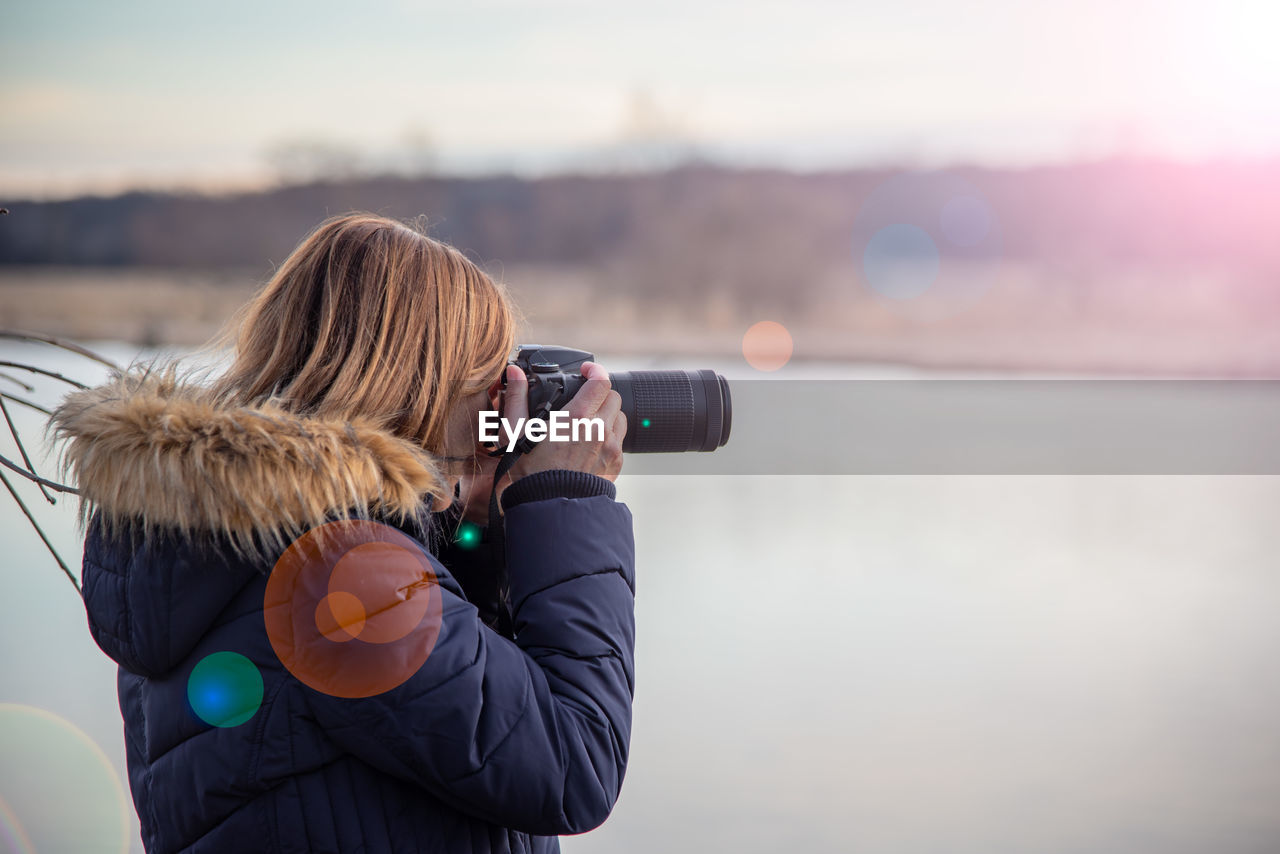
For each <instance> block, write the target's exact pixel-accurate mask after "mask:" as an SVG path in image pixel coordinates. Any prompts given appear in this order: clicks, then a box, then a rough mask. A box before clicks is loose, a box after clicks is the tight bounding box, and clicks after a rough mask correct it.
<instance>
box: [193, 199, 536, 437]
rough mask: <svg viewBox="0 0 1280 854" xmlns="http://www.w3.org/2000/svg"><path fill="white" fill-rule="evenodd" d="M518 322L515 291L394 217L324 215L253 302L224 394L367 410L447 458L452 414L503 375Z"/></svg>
mask: <svg viewBox="0 0 1280 854" xmlns="http://www.w3.org/2000/svg"><path fill="white" fill-rule="evenodd" d="M517 324H518V320H517V317H516V314H515V310H514V308H513V306H512V305H511V301H510V299H509V297H508V295H507V292H506V290H505V288H504V287H503V286H502V285H501V284H499V283H497V282H495V281H494V280H493V279H491V278H490V277H489V276H488V275H486V274H485V273H484V272H483V271H481V270H480V269H479V267H477V266H476V265H475V264H474V263H472V262H471V261H470V260H468V259H467V258H466V257H464V256H463V255H462V253H461V252H459V251H458V250H456V249H454V248H453V247H451V246H448V245H446V244H443V243H440V242H438V241H436V240H433V239H432V238H430V237H428V236H427V235H426V234H424V233H422V232H421V231H419V230H417V229H415V228H413V227H410V226H408V225H405V224H403V223H400V222H397V221H395V220H391V219H387V218H386V217H381V216H377V215H374V214H369V213H350V214H344V215H341V216H335V217H332V218H330V219H328V220H326V221H325V222H323V223H321V224H320V226H319V227H317V228H316V230H315V231H313V232H312V233H311V234H310V235H309V236H308V237H307V238H306V239H305V240H303V241H302V243H300V244H299V245H298V247H297V248H296V249H295V250H294V251H293V253H292V254H291V255H290V256H289V257H288V258H287V259H286V260H285V262H284V263H283V264H282V265H281V266H280V268H279V270H277V271H276V273H275V275H274V276H272V277H271V279H270V281H269V282H268V283H267V284H266V286H265V287H264V288H263V289H262V291H261V292H260V293H259V294H258V295H257V296H256V297H255V298H254V299H253V300H252V301H251V302H250V303H249V305H248V306H247V307H246V308H245V309H244V310H243V312H242V314H241V316H240V319H239V323H238V330H234V331H233V332H232V333H231V334H232V335H234V337H235V355H234V361H233V363H232V365H231V367H230V368H229V369H228V371H227V372H226V373H225V374H224V375H223V376H222V378H221V379H219V381H218V383H217V386H216V390H217V392H218V394H219V396H220V397H222V398H224V399H226V400H228V401H230V402H235V403H240V404H243V405H249V406H255V405H261V404H262V403H265V402H267V401H271V402H272V403H273V404H275V405H279V406H281V407H282V408H284V409H285V410H287V411H290V412H294V413H298V414H302V415H313V416H318V417H336V418H341V419H350V418H353V417H361V418H363V419H365V420H366V421H369V420H372V421H373V423H375V424H376V425H378V426H379V427H381V428H382V429H385V430H387V431H389V432H390V433H392V434H394V435H396V436H399V437H401V438H404V439H409V440H412V441H414V442H417V443H419V444H420V445H422V446H423V447H424V448H425V449H426V450H427V451H429V452H431V453H433V454H436V455H440V454H442V453H443V449H444V439H445V434H446V428H447V422H448V418H449V415H450V413H451V412H452V411H453V409H454V407H455V406H456V405H457V404H458V402H459V401H460V400H461V399H463V398H464V397H467V396H470V395H472V394H474V393H476V392H477V391H482V390H484V389H486V388H487V387H488V386H489V385H490V384H491V383H493V382H494V381H495V380H497V379H498V378H499V377H500V376H501V373H502V370H503V367H504V366H505V365H506V362H507V359H508V357H509V354H510V352H511V350H512V348H513V347H514V345H515V338H516V329H517Z"/></svg>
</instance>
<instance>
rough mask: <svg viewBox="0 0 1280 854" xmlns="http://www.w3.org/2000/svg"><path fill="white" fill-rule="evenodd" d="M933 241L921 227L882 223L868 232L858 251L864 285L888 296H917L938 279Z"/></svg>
mask: <svg viewBox="0 0 1280 854" xmlns="http://www.w3.org/2000/svg"><path fill="white" fill-rule="evenodd" d="M940 260H941V259H940V256H939V255H938V247H937V244H935V243H934V242H933V238H932V237H930V236H929V233H928V232H927V231H925V230H924V229H923V228H920V227H919V226H916V225H909V224H907V223H895V224H893V225H886V226H885V227H884V228H882V229H880V230H879V231H877V232H876V233H875V234H874V235H872V237H871V240H869V241H868V242H867V248H866V249H865V250H864V251H863V253H862V271H863V274H864V275H866V277H867V284H869V285H871V287H872V288H874V289H875V290H876V291H877V292H879V293H881V294H883V295H884V296H887V297H891V298H892V299H910V298H911V297H918V296H920V295H921V294H922V293H924V292H925V291H927V290H929V288H931V287H933V284H934V282H936V281H937V280H938V267H939V265H940Z"/></svg>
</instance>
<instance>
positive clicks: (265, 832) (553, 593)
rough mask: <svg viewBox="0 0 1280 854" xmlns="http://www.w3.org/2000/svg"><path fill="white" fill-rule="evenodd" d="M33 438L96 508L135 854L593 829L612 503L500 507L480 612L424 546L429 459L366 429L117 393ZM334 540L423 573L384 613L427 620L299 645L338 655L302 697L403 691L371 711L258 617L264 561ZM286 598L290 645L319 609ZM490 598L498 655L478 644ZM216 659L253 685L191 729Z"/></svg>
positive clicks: (617, 632) (608, 761)
mask: <svg viewBox="0 0 1280 854" xmlns="http://www.w3.org/2000/svg"><path fill="white" fill-rule="evenodd" d="M53 423H54V424H55V426H56V427H57V428H58V430H59V431H60V432H61V433H62V435H64V436H65V437H66V438H67V439H68V442H67V445H66V459H67V462H68V465H69V466H70V468H71V470H72V472H73V474H74V476H75V479H76V482H77V483H78V484H79V487H80V489H81V492H82V496H83V497H84V499H85V500H86V501H88V502H89V506H90V508H91V509H92V511H93V515H92V517H91V518H90V519H89V521H88V525H87V534H86V541H85V552H84V566H83V587H84V600H85V606H86V610H87V612H88V618H89V628H90V631H91V633H92V635H93V638H94V640H95V641H96V642H97V643H98V645H99V646H100V647H101V648H102V650H103V651H104V652H105V653H106V654H107V655H109V656H110V657H111V658H112V659H114V660H115V661H116V662H117V663H118V664H119V679H118V687H119V698H120V709H121V712H122V714H123V717H124V737H125V746H126V753H127V758H128V771H129V783H130V787H131V789H132V794H133V801H134V805H135V807H136V808H137V811H138V816H139V819H140V822H141V827H142V837H143V842H144V843H145V846H146V849H147V851H148V852H217V854H224V853H225V852H254V851H264V852H265V851H271V852H344V854H354V852H466V851H483V852H507V851H512V852H523V851H536V852H548V851H558V850H559V843H558V839H557V838H556V837H557V835H558V834H572V833H580V832H583V831H587V830H590V829H592V828H594V827H596V826H598V825H599V824H600V823H601V822H603V821H604V820H605V818H606V817H607V816H608V815H609V812H610V810H611V809H612V808H613V805H614V803H615V801H616V799H617V797H618V793H619V789H620V787H621V785H622V780H623V775H624V772H625V769H626V762H627V753H628V745H629V738H630V727H631V700H632V695H633V691H634V682H633V647H634V614H633V599H634V587H635V582H634V578H635V576H634V544H633V540H632V532H631V515H630V511H629V510H628V509H627V508H626V506H625V505H623V504H621V503H618V502H617V501H615V500H614V489H613V484H611V483H609V482H608V481H606V480H603V479H602V478H598V477H595V476H594V475H588V474H584V473H580V472H567V471H556V472H541V473H538V474H535V475H531V476H529V477H526V478H522V479H521V480H519V481H517V482H515V483H514V484H513V485H512V486H510V487H509V488H508V489H507V491H506V492H505V493H504V495H503V506H504V509H505V516H504V520H505V536H506V555H507V557H506V566H505V578H506V585H509V586H504V588H503V589H499V588H498V587H497V580H498V579H500V578H501V577H502V576H503V573H502V572H500V571H495V569H494V567H493V566H492V565H489V566H485V565H484V561H483V560H477V559H476V556H475V554H474V553H468V554H465V555H464V554H454V557H453V558H451V557H450V554H451V548H450V547H449V544H448V543H447V542H443V541H442V538H441V537H440V536H436V537H435V539H434V541H433V538H432V534H433V531H435V532H437V533H438V532H439V531H440V529H441V525H440V519H439V517H438V516H437V517H435V518H434V519H433V515H432V514H430V513H429V511H428V510H427V509H426V504H425V499H424V493H425V491H426V489H427V487H428V485H429V484H430V483H431V482H432V478H431V472H432V465H433V461H432V459H431V458H430V457H429V456H428V455H427V454H426V453H424V452H423V451H422V450H421V449H420V448H419V447H417V446H415V445H413V444H412V443H410V442H406V441H404V440H401V439H399V438H397V437H395V436H393V435H390V434H388V433H386V432H384V431H382V430H380V429H378V428H376V427H374V426H371V425H370V424H369V423H365V422H362V421H359V420H356V421H352V422H349V423H344V422H338V421H333V420H324V419H319V418H309V417H300V416H296V415H292V414H289V413H286V412H283V411H281V410H279V409H277V408H273V407H271V406H261V407H256V408H245V407H235V406H229V405H227V404H225V403H220V402H218V401H217V400H215V399H214V398H212V397H211V396H210V395H209V394H208V393H207V392H205V391H203V390H201V389H200V388H199V387H197V386H192V385H184V384H181V383H177V382H174V381H172V380H163V379H157V378H154V377H152V378H139V377H136V376H135V377H131V378H125V379H122V380H119V381H117V382H115V383H113V384H111V385H108V386H104V387H102V388H98V389H91V390H87V391H82V392H77V393H75V394H73V395H71V396H69V397H68V398H67V399H66V401H65V402H64V404H63V406H62V407H60V408H59V410H58V411H57V412H56V413H55V414H54V419H53ZM342 520H358V521H359V524H366V523H367V524H368V525H370V526H372V527H373V528H376V529H377V530H394V531H395V532H396V534H395V536H399V537H403V539H402V540H400V541H399V542H401V543H402V544H403V543H409V544H411V547H410V548H409V549H408V551H401V552H399V554H400V555H401V556H402V557H404V556H405V555H406V554H408V555H409V559H410V560H411V566H412V565H413V564H412V561H417V562H418V565H420V566H421V567H422V572H421V575H420V576H415V578H420V579H427V581H415V582H413V583H410V584H406V585H402V586H401V587H400V588H397V592H396V593H395V594H394V595H395V596H397V597H400V598H399V599H396V600H395V601H394V602H393V603H392V606H387V610H386V611H385V613H386V614H388V615H390V617H391V618H395V617H396V615H397V614H399V613H402V612H405V613H407V612H406V611H404V609H409V608H410V607H411V606H412V605H414V603H419V604H420V603H422V602H423V601H427V602H429V603H430V605H431V608H430V609H426V610H421V609H420V610H419V611H418V612H414V613H412V614H410V616H411V617H412V618H413V619H419V618H420V614H427V615H428V616H427V618H421V619H420V622H419V624H418V627H415V626H414V625H413V620H412V619H410V621H409V625H408V629H407V630H408V632H409V633H408V634H407V635H405V636H403V637H400V638H399V639H398V640H395V641H394V642H388V643H383V645H382V646H378V644H377V643H372V642H370V643H366V640H365V639H364V638H365V636H364V635H360V634H357V635H355V636H354V638H352V637H348V636H346V635H343V636H342V637H341V638H337V639H335V640H330V638H331V637H335V638H336V637H337V636H336V635H333V636H331V635H324V636H323V637H321V636H319V635H315V636H314V637H312V636H308V637H312V641H314V642H315V643H318V644H320V645H321V646H322V647H323V649H322V650H321V651H322V652H324V654H325V655H329V654H330V653H332V655H333V656H336V657H333V658H331V659H324V660H325V661H327V662H329V663H331V664H332V665H333V667H332V668H331V672H329V673H327V674H324V675H323V678H333V679H337V680H339V682H341V680H343V679H357V681H358V678H359V677H362V676H363V675H364V673H365V668H366V665H368V666H370V667H372V668H373V669H378V668H382V667H383V666H384V665H386V666H388V667H390V669H391V670H392V671H395V669H396V667H401V668H402V669H403V670H404V672H400V673H398V675H397V679H401V680H402V681H400V682H399V684H396V685H395V686H394V687H390V688H389V689H387V690H384V691H381V692H380V693H374V694H372V695H369V696H338V695H337V693H335V692H333V691H331V690H330V689H329V688H327V687H326V688H323V689H320V690H318V689H317V688H316V687H314V684H313V683H315V680H314V679H313V680H311V682H310V683H309V682H308V681H305V680H304V679H303V678H300V676H299V675H298V673H295V672H293V671H291V670H290V667H289V666H286V660H287V659H289V656H290V655H291V652H290V650H289V649H288V648H285V649H284V658H282V654H281V648H280V646H279V644H280V641H279V638H278V637H276V636H275V635H274V634H272V633H271V632H270V631H269V626H268V619H267V618H265V617H264V597H267V596H269V594H270V590H269V587H270V586H271V584H270V582H271V578H272V577H273V573H279V572H280V571H281V570H280V566H282V565H284V564H285V563H286V560H285V557H284V555H285V554H286V553H287V552H288V551H289V549H290V548H292V549H294V552H297V549H298V545H299V543H301V542H302V539H303V538H304V537H305V535H307V533H308V532H309V531H316V530H319V529H322V528H323V526H325V525H330V524H333V523H342V524H349V522H343V521H342ZM433 522H434V523H435V524H434V525H433ZM384 526H385V527H384ZM431 546H434V547H435V552H437V553H438V554H433V553H432V550H431V548H430V547H431ZM336 548H339V546H335V545H333V543H332V542H327V541H323V540H322V541H321V547H320V549H319V550H318V551H316V552H315V553H314V554H313V555H312V557H315V559H316V560H321V561H322V563H324V562H327V563H324V566H327V567H330V569H325V570H324V572H332V573H333V575H332V576H331V577H336V576H337V573H338V570H337V569H336V568H334V567H336V566H338V565H339V564H336V563H335V560H339V559H341V560H346V561H347V562H346V564H345V567H346V569H345V570H344V571H345V572H347V575H348V576H350V577H354V578H356V579H357V580H358V581H359V582H360V583H365V582H369V583H378V582H379V579H381V578H383V577H384V576H383V575H381V574H379V572H380V570H378V569H377V568H378V566H380V564H378V563H377V560H374V559H369V560H365V557H364V556H365V555H366V554H367V551H361V550H359V549H352V550H350V551H347V552H344V553H343V554H345V555H346V557H343V555H341V554H337V553H336V552H335V553H332V554H330V553H329V551H332V550H333V549H336ZM326 550H329V551H326ZM452 551H453V552H455V553H456V552H457V548H456V547H453V548H452ZM317 556H318V557H317ZM353 556H354V559H348V558H352V557H353ZM455 558H456V559H455ZM464 558H465V559H464ZM308 559H310V558H308ZM362 561H363V562H362ZM353 573H354V574H353ZM322 575H323V573H322ZM278 577H279V576H278V575H277V578H278ZM308 583H310V582H308ZM318 583H321V584H323V583H324V581H323V578H321V581H320V582H318ZM300 584H301V582H300ZM276 586H277V587H278V586H279V585H276ZM304 587H305V585H302V586H299V587H298V588H297V591H295V593H291V594H290V595H291V596H295V598H292V599H289V598H287V599H285V600H282V601H283V607H285V608H286V609H288V608H292V607H293V606H294V605H295V604H297V602H299V601H301V602H302V605H301V608H300V610H299V609H298V608H294V611H293V616H292V617H291V619H292V620H293V623H290V622H289V620H288V619H286V620H285V622H284V625H286V626H298V627H299V628H298V629H297V630H298V631H299V632H303V631H304V630H306V631H314V630H315V626H316V625H317V624H318V623H320V622H321V615H322V614H328V613H329V611H322V609H321V606H320V605H316V604H315V603H316V601H320V600H319V599H317V598H315V597H323V596H324V595H325V594H324V591H323V589H321V590H319V591H316V590H312V591H311V594H312V595H313V599H307V600H305V601H303V600H302V599H298V598H296V597H299V596H303V594H304V593H305V592H306V591H305V590H304ZM422 597H427V598H426V599H424V598H422ZM304 598H305V597H304ZM325 601H329V602H334V601H336V600H334V599H332V598H331V599H329V600H325ZM500 601H501V602H503V603H506V604H508V605H509V608H510V614H511V620H512V625H513V626H514V629H513V630H512V632H511V636H503V635H501V634H499V633H498V632H497V631H495V630H494V629H493V628H490V625H491V624H495V615H494V613H493V610H494V608H495V607H496V605H497V603H499V602H500ZM477 603H480V605H481V606H482V607H483V608H484V610H481V608H478V607H477ZM277 604H280V603H279V602H277ZM313 606H314V607H313ZM273 607H274V606H273ZM379 607H380V608H381V607H382V606H379ZM397 608H398V609H400V610H399V611H397V610H396V609H397ZM334 609H336V606H333V608H331V610H332V612H333V613H335V614H336V613H337V610H334ZM380 614H383V611H378V613H377V614H370V615H369V617H368V618H369V621H370V622H369V623H368V625H374V621H375V620H376V619H382V617H381V616H379V615H380ZM344 619H345V618H344ZM433 619H434V621H435V622H434V625H433V626H430V627H429V629H430V630H429V631H428V630H421V629H420V626H421V625H425V624H427V623H431V621H432V620H433ZM308 620H309V621H311V622H310V624H308V622H307V621H308ZM401 622H402V623H403V622H404V621H403V620H401ZM344 625H346V624H344ZM331 628H332V627H331ZM289 630H292V629H289ZM335 631H338V633H339V634H340V633H341V631H348V632H354V631H355V629H351V628H350V626H349V625H347V628H346V629H344V630H335ZM415 632H416V633H415ZM298 637H299V638H301V637H302V635H301V634H299V635H298ZM312 641H308V642H309V643H310V642H312ZM339 641H341V649H339V646H340V644H339ZM298 643H299V644H301V643H302V641H301V640H299V641H298ZM326 644H328V645H327V646H326ZM331 647H332V648H331ZM335 650H336V652H335ZM217 653H235V654H237V655H238V656H243V657H244V658H245V659H247V661H248V662H249V663H251V665H252V666H251V667H250V666H249V665H248V664H247V663H246V665H245V666H246V667H247V668H248V677H247V679H248V683H246V684H249V683H252V684H249V688H248V689H247V690H248V694H249V695H251V705H250V706H249V707H248V708H247V709H246V715H247V719H246V720H243V722H237V721H235V720H234V719H230V718H229V719H227V720H223V721H217V720H215V721H214V722H213V723H214V724H217V725H213V724H211V723H210V722H209V720H207V718H208V715H209V713H208V712H207V711H205V712H203V713H202V712H201V710H200V708H201V707H200V704H201V703H202V702H204V701H203V700H201V699H200V697H201V696H202V695H200V694H199V692H200V691H202V690H204V689H203V688H202V687H201V686H200V685H198V684H197V682H199V679H198V678H197V677H199V676H200V674H201V673H203V671H199V672H198V671H196V668H197V666H199V665H201V663H202V662H206V661H215V660H218V659H217V657H216V655H215V654H217ZM348 653H350V654H352V655H355V654H357V653H359V655H372V656H374V657H373V658H368V657H366V658H363V659H362V658H360V657H359V655H356V657H355V658H344V657H343V656H346V655H348ZM424 654H425V657H424ZM210 656H215V657H214V658H210ZM237 660H239V659H237ZM352 662H355V663H354V664H353V663H352ZM360 662H366V664H361V663H360ZM388 662H390V664H388ZM290 666H293V667H294V670H295V671H296V670H298V665H296V664H294V665H290ZM255 669H256V671H257V673H258V674H260V676H261V693H260V698H261V699H260V701H254V698H256V697H257V696H258V695H257V694H255V693H254V690H255V689H256V683H254V681H253V679H254V677H253V672H252V671H253V670H255ZM326 684H327V683H326ZM338 693H340V692H338ZM356 693H358V691H357V692H356ZM202 714H203V715H204V717H202Z"/></svg>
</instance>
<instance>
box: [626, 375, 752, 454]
mask: <svg viewBox="0 0 1280 854" xmlns="http://www.w3.org/2000/svg"><path fill="white" fill-rule="evenodd" d="M609 383H610V385H611V386H612V387H613V390H614V391H616V392H618V394H619V396H621V398H622V411H623V412H624V413H625V414H626V416H627V435H626V437H625V438H624V439H623V440H622V450H623V451H624V452H627V453H633V454H661V453H681V452H684V451H714V450H715V449H716V448H719V447H722V446H723V445H724V444H725V443H726V442H728V441H729V428H730V427H731V425H732V420H733V404H732V401H731V400H730V397H729V383H728V382H727V381H726V380H725V378H724V377H722V376H720V375H719V374H717V373H716V372H715V371H711V370H699V371H618V372H616V373H614V372H611V373H610V374H609Z"/></svg>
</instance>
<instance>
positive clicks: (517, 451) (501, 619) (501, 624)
mask: <svg viewBox="0 0 1280 854" xmlns="http://www.w3.org/2000/svg"><path fill="white" fill-rule="evenodd" d="M527 450H528V448H527V447H526V448H522V447H520V444H519V443H517V444H516V447H515V448H514V449H513V450H510V451H501V452H500V453H501V455H502V459H500V460H498V467H497V468H496V469H494V471H493V485H492V486H491V487H490V488H489V525H488V529H487V530H488V534H489V546H490V549H491V553H492V555H493V557H494V560H496V561H497V563H498V566H499V567H500V568H501V569H500V570H499V573H498V592H499V595H498V626H497V629H498V631H499V632H500V633H501V634H503V635H504V636H506V637H512V636H514V633H515V624H514V621H513V619H512V615H511V608H510V604H509V602H510V595H511V583H510V578H509V577H508V576H507V535H506V528H505V526H504V525H503V522H502V511H501V510H500V509H499V507H498V481H500V480H502V478H503V477H505V476H506V474H507V472H509V471H511V467H512V466H513V465H515V464H516V460H518V459H519V458H520V456H521V455H522V454H524V453H525V452H526V451H527ZM493 456H498V453H494V454H493Z"/></svg>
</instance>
